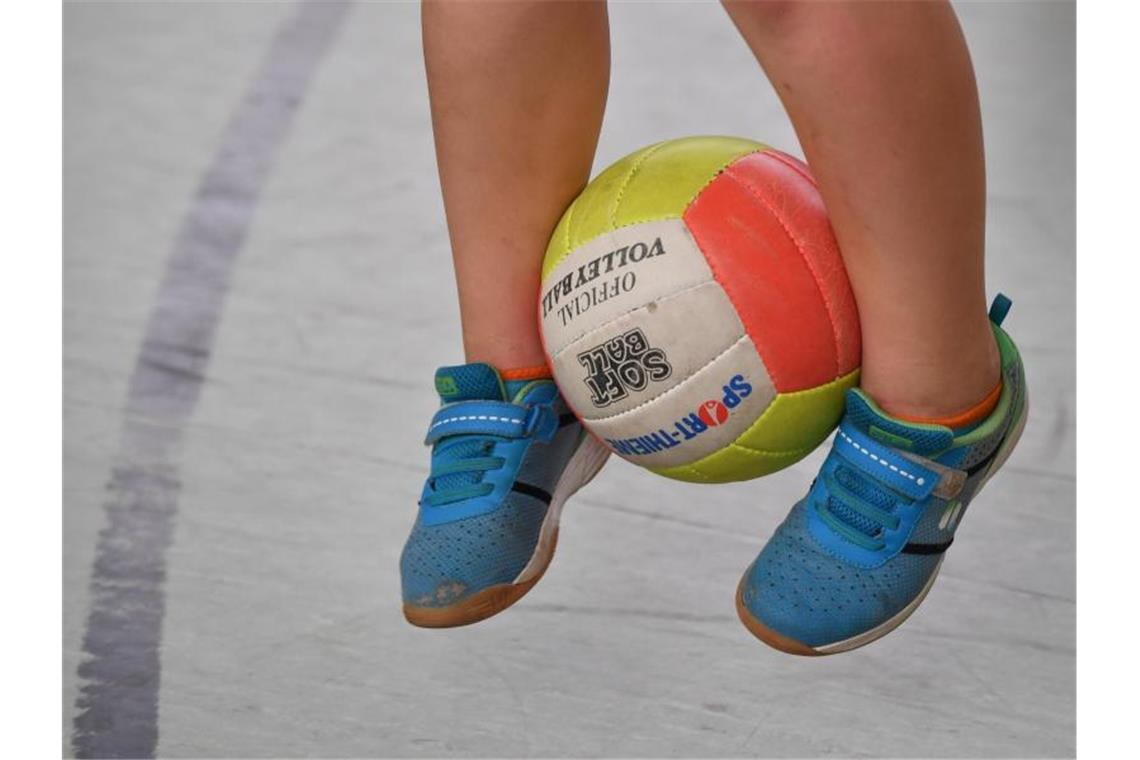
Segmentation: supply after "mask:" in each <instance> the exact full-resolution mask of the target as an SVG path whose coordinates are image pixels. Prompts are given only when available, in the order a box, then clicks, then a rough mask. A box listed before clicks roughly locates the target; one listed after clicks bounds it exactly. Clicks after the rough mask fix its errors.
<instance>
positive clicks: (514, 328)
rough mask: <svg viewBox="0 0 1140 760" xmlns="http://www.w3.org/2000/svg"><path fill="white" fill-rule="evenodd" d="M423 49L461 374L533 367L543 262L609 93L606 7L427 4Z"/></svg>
mask: <svg viewBox="0 0 1140 760" xmlns="http://www.w3.org/2000/svg"><path fill="white" fill-rule="evenodd" d="M423 35H424V53H425V58H426V62H427V77H428V87H429V91H430V94H431V113H432V126H433V128H434V130H435V146H436V155H437V159H438V162H439V176H440V183H441V185H442V187H443V200H444V205H445V207H446V209H447V226H448V231H449V233H450V236H451V249H452V255H453V258H454V261H455V276H456V281H457V284H458V288H459V308H460V313H461V317H462V321H463V346H464V350H465V352H466V355H467V360H468V361H483V362H487V363H489V364H492V365H494V366H496V367H498V368H500V369H512V368H526V367H533V366H536V365H542V364H544V363H545V358H544V355H543V351H542V344H541V342H540V338H539V333H538V318H537V316H536V308H537V307H536V305H535V303H536V299H537V297H538V290H539V276H540V269H541V265H542V256H543V252H544V251H545V250H546V244H547V242H548V241H549V239H550V233H551V231H553V229H554V226H555V225H556V224H557V223H558V219H559V217H560V216H561V214H562V212H563V210H565V208H566V207H567V206H568V205H569V204H570V202H571V201H572V200H573V199H574V196H575V195H577V194H578V192H579V191H581V189H582V188H583V187H584V186H585V184H586V181H587V180H588V179H589V175H590V167H591V164H592V163H593V159H594V150H595V149H596V147H597V143H598V133H599V131H600V130H601V123H602V113H603V111H604V109H605V103H606V93H607V91H608V89H609V68H610V65H609V64H610V59H609V21H608V17H607V13H606V6H605V4H604V3H594V2H558V3H544V2H492V3H478V2H425V3H424V5H423Z"/></svg>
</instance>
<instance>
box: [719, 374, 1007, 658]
mask: <svg viewBox="0 0 1140 760" xmlns="http://www.w3.org/2000/svg"><path fill="white" fill-rule="evenodd" d="M1023 382H1024V381H1023ZM1028 419H1029V394H1028V392H1026V395H1025V398H1024V401H1023V403H1022V409H1021V415H1020V416H1019V417H1018V419H1017V422H1015V423H1014V427H1013V431H1012V432H1011V433H1010V434H1009V435H1008V436H1006V439H1005V440H1004V441H1002V444H1001V448H1000V449H999V450H998V453H997V455H996V456H995V457H994V461H993V464H992V465H990V469H989V471H988V472H987V473H986V477H985V480H983V481H982V484H981V486H979V487H978V491H977V492H976V493H975V494H974V496H975V497H976V496H977V494H978V493H980V492H981V490H982V488H984V487H985V485H986V483H989V482H990V478H992V477H993V476H994V475H996V474H997V471H998V470H1000V469H1001V466H1002V465H1004V464H1005V462H1006V460H1007V459H1009V455H1010V454H1012V453H1013V449H1014V447H1015V446H1017V442H1018V441H1020V440H1021V434H1022V433H1023V432H1025V422H1026V420H1028ZM943 559H945V555H943V557H941V558H939V560H938V564H937V565H936V566H935V567H934V572H932V573H931V574H930V578H929V579H928V580H927V581H926V585H925V586H923V587H922V591H920V592H919V594H918V596H916V597H915V598H914V599H912V600H911V601H910V602H909V603H908V604H907V605H906V606H905V607H903V608H902V609H901V610H899V611H898V612H896V613H895V614H894V615H893V616H892V617H890V618H889V619H888V620H886V621H885V622H882V623H880V624H879V625H877V626H875V627H874V628H872V629H871V630H869V631H864V632H863V633H860V634H859V635H857V636H852V637H851V638H849V639H844V640H842V641H836V642H834V643H831V644H823V645H821V646H816V647H813V646H809V645H807V644H805V643H803V642H802V641H797V640H796V639H793V638H791V637H790V636H785V635H784V634H782V633H778V632H776V631H773V630H772V629H771V628H769V627H768V626H766V625H764V624H763V623H761V622H760V621H759V620H758V619H757V618H756V617H755V616H754V615H753V614H752V613H751V612H749V610H748V608H747V607H746V606H745V605H744V580H745V579H746V578H747V577H748V573H747V572H745V574H744V576H743V577H741V579H740V583H738V584H737V586H736V614H737V616H739V617H740V622H741V623H743V624H744V627H745V628H747V629H748V630H749V632H751V633H752V635H753V636H755V637H756V638H758V639H760V640H761V641H763V642H764V643H765V644H767V645H768V646H770V647H772V648H774V649H778V650H780V651H781V652H787V653H788V654H798V655H803V656H805V657H819V656H822V655H828V654H839V653H840V652H850V651H851V650H852V649H858V648H859V647H862V646H866V645H867V644H870V643H871V642H872V641H876V640H878V639H881V638H882V637H884V636H886V635H887V634H888V633H890V632H891V631H893V630H894V629H896V628H898V627H899V626H900V625H902V624H903V623H904V622H906V619H907V618H909V617H910V616H911V615H912V614H914V611H915V610H916V609H918V606H919V605H920V604H922V600H924V599H925V598H926V595H927V594H928V593H930V589H931V588H932V587H933V586H934V581H935V579H937V578H938V571H939V570H941V569H942V560H943Z"/></svg>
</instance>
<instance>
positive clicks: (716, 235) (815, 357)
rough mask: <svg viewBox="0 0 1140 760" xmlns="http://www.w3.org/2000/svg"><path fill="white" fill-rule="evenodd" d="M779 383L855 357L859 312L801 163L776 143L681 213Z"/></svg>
mask: <svg viewBox="0 0 1140 760" xmlns="http://www.w3.org/2000/svg"><path fill="white" fill-rule="evenodd" d="M684 220H685V225H686V226H687V227H688V228H689V230H690V232H691V233H692V235H693V238H694V239H695V240H696V242H697V245H698V246H699V247H700V249H701V251H702V252H703V253H704V255H705V258H706V259H707V260H708V263H709V267H710V268H711V269H712V272H713V276H714V277H715V278H716V280H717V282H719V283H720V285H721V287H723V288H724V290H725V292H726V293H727V294H728V297H729V299H730V300H731V301H732V304H733V306H734V307H735V308H736V310H737V313H738V314H739V315H740V319H741V321H742V322H743V323H744V328H745V330H746V331H747V333H748V335H749V337H750V338H752V342H753V344H754V345H755V346H756V348H757V350H758V351H759V352H760V356H761V358H762V359H763V360H764V365H765V366H766V367H767V368H768V372H769V374H770V375H771V378H772V382H773V383H774V385H775V386H776V390H777V391H778V392H782V393H786V392H791V391H798V390H804V389H807V388H813V387H815V386H818V385H822V384H824V383H827V382H830V381H831V380H834V379H835V378H836V377H838V376H840V375H845V374H847V373H849V372H851V371H852V370H854V369H855V368H856V367H858V366H859V357H860V337H859V316H858V311H857V310H856V307H855V298H854V296H853V294H852V293H851V286H850V284H849V282H848V280H847V272H846V270H845V269H844V267H843V259H842V258H841V257H840V255H839V246H838V244H837V242H836V240H835V234H834V233H833V232H832V230H831V225H830V223H829V222H828V220H827V213H826V210H825V209H824V206H823V200H822V198H821V197H820V195H819V191H818V190H817V189H816V187H815V183H814V181H813V180H812V179H811V176H810V174H808V173H807V168H806V167H804V166H803V164H801V163H800V162H798V161H796V160H795V159H794V158H792V157H790V156H787V155H785V154H783V153H780V152H778V151H774V150H767V151H763V152H760V153H751V154H749V155H747V156H744V157H743V158H740V159H738V160H737V161H735V162H734V163H732V164H731V165H729V166H728V167H727V168H726V169H725V170H724V171H723V172H721V174H720V175H718V176H717V178H716V179H715V180H713V181H712V182H711V183H710V184H709V185H708V186H707V187H705V189H704V190H702V191H701V192H700V194H699V195H698V196H697V197H696V198H695V199H694V200H693V202H692V203H691V204H690V205H689V207H688V209H686V211H685V214H684Z"/></svg>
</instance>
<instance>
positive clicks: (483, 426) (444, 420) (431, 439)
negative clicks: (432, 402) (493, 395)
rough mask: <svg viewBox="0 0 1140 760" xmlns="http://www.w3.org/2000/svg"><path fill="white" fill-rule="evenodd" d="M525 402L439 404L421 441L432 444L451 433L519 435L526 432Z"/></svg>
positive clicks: (506, 436) (527, 417)
mask: <svg viewBox="0 0 1140 760" xmlns="http://www.w3.org/2000/svg"><path fill="white" fill-rule="evenodd" d="M529 412H530V410H529V409H527V407H525V406H519V405H518V404H508V403H506V402H503V401H460V402H458V403H455V404H448V405H447V406H444V407H441V408H440V410H439V411H438V412H436V413H435V416H434V417H432V418H431V425H430V426H429V427H428V432H427V438H426V439H425V440H424V443H426V444H427V445H429V446H430V445H431V444H433V443H435V442H436V441H438V440H439V439H441V438H445V437H447V436H450V435H497V436H502V437H504V438H522V437H523V436H525V435H527V433H528V424H527V423H528V420H529Z"/></svg>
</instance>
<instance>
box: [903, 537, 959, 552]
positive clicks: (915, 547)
mask: <svg viewBox="0 0 1140 760" xmlns="http://www.w3.org/2000/svg"><path fill="white" fill-rule="evenodd" d="M952 543H954V539H950V540H949V541H947V542H946V543H943V544H914V543H910V544H907V545H906V546H904V547H903V548H902V553H903V554H941V553H942V552H944V551H946V550H947V549H949V548H950V544H952Z"/></svg>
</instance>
